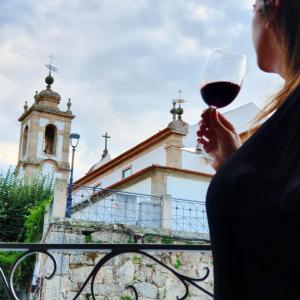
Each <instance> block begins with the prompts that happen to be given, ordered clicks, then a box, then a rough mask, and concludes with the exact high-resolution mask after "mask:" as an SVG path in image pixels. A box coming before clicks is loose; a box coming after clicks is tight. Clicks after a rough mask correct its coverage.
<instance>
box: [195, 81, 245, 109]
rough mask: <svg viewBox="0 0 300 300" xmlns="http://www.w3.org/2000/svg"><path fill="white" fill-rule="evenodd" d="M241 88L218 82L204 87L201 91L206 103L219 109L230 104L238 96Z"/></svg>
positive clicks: (233, 84) (229, 83) (236, 85)
mask: <svg viewBox="0 0 300 300" xmlns="http://www.w3.org/2000/svg"><path fill="white" fill-rule="evenodd" d="M240 89H241V87H240V86H239V85H238V84H235V83H232V82H229V81H216V82H211V83H208V84H206V85H204V86H203V87H202V88H201V89H200V93H201V96H202V98H203V100H204V102H205V103H206V104H207V105H209V106H216V107H217V108H221V107H224V106H226V105H228V104H230V103H231V102H232V101H233V100H234V99H235V97H236V96H237V95H238V93H239V91H240Z"/></svg>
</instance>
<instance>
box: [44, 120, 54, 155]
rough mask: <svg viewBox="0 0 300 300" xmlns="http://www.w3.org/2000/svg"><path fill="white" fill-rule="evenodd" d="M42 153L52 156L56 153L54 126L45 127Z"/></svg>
mask: <svg viewBox="0 0 300 300" xmlns="http://www.w3.org/2000/svg"><path fill="white" fill-rule="evenodd" d="M44 152H45V153H46V154H52V155H53V154H55V152H56V127H55V126H54V125H47V126H46V129H45V148H44Z"/></svg>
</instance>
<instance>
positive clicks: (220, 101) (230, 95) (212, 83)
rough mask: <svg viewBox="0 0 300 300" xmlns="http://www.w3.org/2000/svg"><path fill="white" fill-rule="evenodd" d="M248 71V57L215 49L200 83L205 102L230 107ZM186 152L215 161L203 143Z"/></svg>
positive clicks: (212, 105) (185, 149) (213, 105)
mask: <svg viewBox="0 0 300 300" xmlns="http://www.w3.org/2000/svg"><path fill="white" fill-rule="evenodd" d="M245 71H246V56H245V55H243V54H239V53H237V52H234V51H231V50H227V49H221V48H218V49H215V50H214V51H213V53H212V54H211V56H210V57H209V59H208V61H207V63H206V65H205V67H204V70H203V73H202V76H201V81H200V94H201V97H202V99H203V101H204V102H205V103H206V104H207V105H208V106H209V107H214V108H222V107H225V106H227V105H229V104H230V103H231V102H232V101H233V100H234V99H235V98H236V97H237V95H238V94H239V92H240V89H241V86H242V83H243V80H244V76H245ZM182 150H184V151H188V152H192V153H195V154H197V155H200V156H202V157H204V158H206V159H208V160H214V158H213V157H211V156H210V155H209V154H208V153H206V152H205V151H204V149H203V146H202V144H201V143H198V144H197V145H196V148H182Z"/></svg>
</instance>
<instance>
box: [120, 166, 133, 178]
mask: <svg viewBox="0 0 300 300" xmlns="http://www.w3.org/2000/svg"><path fill="white" fill-rule="evenodd" d="M131 174H132V168H131V167H129V168H126V169H125V170H123V171H122V178H123V179H124V178H127V177H129V176H130V175H131Z"/></svg>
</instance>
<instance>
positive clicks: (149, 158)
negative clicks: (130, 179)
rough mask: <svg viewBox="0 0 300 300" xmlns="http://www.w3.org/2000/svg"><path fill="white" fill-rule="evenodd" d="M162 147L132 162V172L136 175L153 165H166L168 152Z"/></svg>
mask: <svg viewBox="0 0 300 300" xmlns="http://www.w3.org/2000/svg"><path fill="white" fill-rule="evenodd" d="M164 147H165V145H162V146H160V147H158V148H156V149H154V150H152V151H150V152H149V153H146V154H145V155H143V156H141V157H139V158H137V159H136V160H134V161H133V162H132V171H133V172H134V173H135V172H137V171H140V170H142V169H144V168H147V167H149V166H151V165H153V164H159V165H162V166H165V165H166V150H165V148H164Z"/></svg>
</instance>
